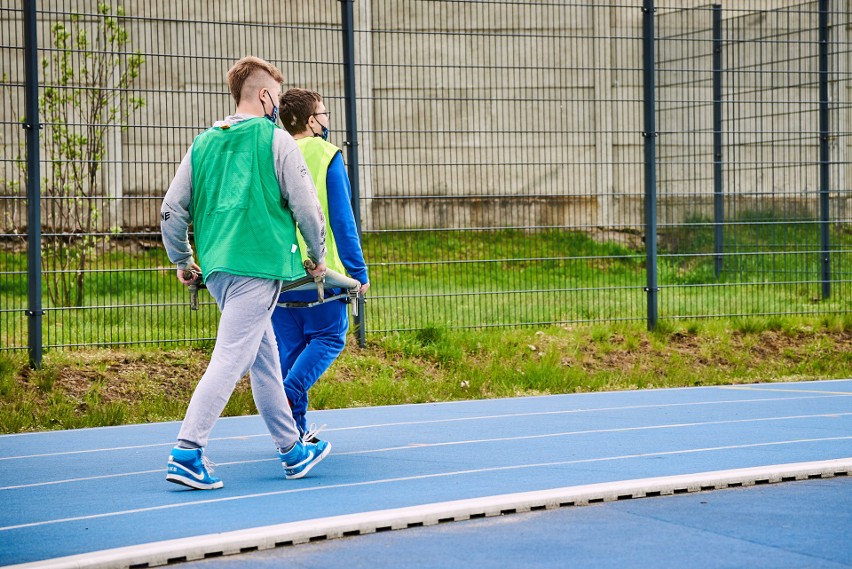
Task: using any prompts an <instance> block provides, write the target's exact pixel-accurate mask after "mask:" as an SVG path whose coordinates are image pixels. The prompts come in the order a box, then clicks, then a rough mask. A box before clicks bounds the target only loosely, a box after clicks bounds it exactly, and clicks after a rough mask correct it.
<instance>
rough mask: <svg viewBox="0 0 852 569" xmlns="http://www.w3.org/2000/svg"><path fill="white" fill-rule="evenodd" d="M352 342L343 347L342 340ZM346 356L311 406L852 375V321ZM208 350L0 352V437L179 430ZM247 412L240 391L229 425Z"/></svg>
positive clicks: (480, 339)
mask: <svg viewBox="0 0 852 569" xmlns="http://www.w3.org/2000/svg"><path fill="white" fill-rule="evenodd" d="M350 339H351V338H350ZM368 340H369V341H368V344H367V347H366V348H364V349H359V348H357V347H355V346H349V347H348V348H347V349H346V350H345V351H344V352H343V354H342V355H341V357H340V358H339V359H338V360H337V361H336V362H335V363H334V364H333V365H332V367H331V369H330V370H329V371H328V372H327V373H326V374H325V375H324V376H323V378H321V380H320V381H319V382H318V383H317V384H316V385H315V386H314V388H313V389H312V390H311V408H313V409H332V408H343V407H361V406H372V405H393V404H407V403H427V402H437V401H452V400H465V399H482V398H497V397H514V396H529V395H544V394H557V393H577V392H590V391H601V390H623V389H643V388H653V387H684V386H696V385H727V384H734V383H746V382H749V383H750V382H768V381H790V380H817V379H829V378H844V377H850V376H852V316H849V315H845V316H820V317H814V318H794V319H788V318H781V317H777V318H772V319H758V318H745V319H739V320H735V321H723V320H703V321H700V322H685V323H672V322H667V323H665V324H664V325H661V326H660V327H658V329H657V330H655V331H654V332H649V331H647V330H646V329H645V327H644V325H640V324H625V323H619V324H610V323H598V324H593V325H567V326H549V327H540V328H519V329H512V330H508V331H507V330H451V329H447V328H441V327H427V328H423V329H419V330H416V331H411V332H403V333H393V334H387V335H377V336H370V337H368ZM208 361H209V350H208V349H200V348H186V347H180V348H177V347H175V348H167V349H158V350H145V349H140V348H133V349H100V350H79V351H72V350H66V351H62V350H52V351H48V352H47V353H46V354H45V359H44V365H43V367H42V369H40V370H31V369H29V368H28V366H27V362H26V358H25V356H24V354H21V353H15V352H0V432H2V433H14V432H23V431H37V430H47V429H74V428H81V427H96V426H104V425H119V424H126V423H144V422H154V421H171V420H180V419H182V418H183V414H184V412H185V410H186V406H187V404H188V401H189V398H190V396H191V394H192V390H193V389H194V386H195V384H196V382H197V381H198V379H199V378H200V377H201V374H202V373H203V372H204V369H205V367H206V365H207V362H208ZM253 413H256V409H255V406H254V403H253V401H252V397H251V393H250V390H249V385H248V381H247V380H246V379H243V380H242V381H241V382H240V383H239V384H238V386H237V389H236V391H235V393H234V395H233V396H232V398H231V400H230V402H229V403H228V406H227V407H226V409H225V412H224V414H225V415H245V414H253Z"/></svg>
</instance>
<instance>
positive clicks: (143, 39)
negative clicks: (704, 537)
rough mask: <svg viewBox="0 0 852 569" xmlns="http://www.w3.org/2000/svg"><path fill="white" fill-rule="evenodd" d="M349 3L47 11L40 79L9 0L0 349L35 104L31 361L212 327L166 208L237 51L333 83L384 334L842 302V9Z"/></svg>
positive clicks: (22, 238) (834, 307)
mask: <svg viewBox="0 0 852 569" xmlns="http://www.w3.org/2000/svg"><path fill="white" fill-rule="evenodd" d="M342 4H346V2H337V1H333V0H327V1H322V2H316V1H308V0H298V1H293V2H289V3H287V6H286V9H283V8H279V7H275V8H274V9H273V10H271V13H270V11H263V12H258V11H256V10H253V9H249V8H247V7H245V6H244V5H242V4H238V3H233V2H213V1H212V0H211V1H208V2H193V3H189V4H187V3H177V4H174V3H165V2H148V3H143V2H137V1H127V2H123V3H120V2H116V1H111V2H102V3H99V4H98V5H93V3H91V2H83V1H81V0H44V1H40V2H36V3H33V4H32V5H34V6H35V22H36V26H35V29H36V30H37V37H38V45H37V52H36V56H37V58H38V62H39V66H38V73H39V81H38V84H37V85H35V86H33V85H31V84H28V82H27V78H26V71H25V65H24V61H25V59H26V55H27V52H26V49H25V48H26V47H27V46H26V42H25V41H24V25H25V20H26V18H25V16H26V14H25V11H24V8H22V7H21V5H20V4H19V3H17V2H12V1H11V0H2V1H0V30H2V37H3V39H2V40H0V44H2V45H0V79H2V80H1V81H0V91H2V110H0V125H2V126H0V136H1V137H2V138H0V165H2V166H0V188H2V189H1V190H0V202H2V211H3V221H2V224H3V225H2V228H0V245H1V246H2V249H0V349H26V348H27V347H28V338H27V330H28V326H31V325H32V322H33V319H34V318H35V316H38V315H34V314H33V313H32V311H33V301H32V298H31V297H30V298H28V292H29V293H30V295H32V287H31V285H32V283H33V278H31V277H30V275H32V274H34V272H33V271H34V267H32V263H30V266H29V268H28V263H27V248H28V245H29V244H30V243H29V238H28V232H29V231H31V229H32V228H31V227H30V226H29V225H28V215H27V213H28V212H27V206H28V205H31V204H32V203H33V200H32V199H28V193H27V191H28V178H27V168H28V165H27V161H26V158H27V155H26V141H27V136H29V134H28V131H27V129H26V128H25V125H26V124H28V122H31V121H32V118H31V117H26V116H25V115H26V113H25V111H24V109H25V106H26V104H25V103H26V99H27V97H28V94H29V96H32V93H33V92H34V93H35V96H37V97H38V108H39V122H40V124H41V126H42V128H40V129H37V130H38V131H39V135H40V143H41V144H40V152H39V156H38V160H37V163H38V164H39V166H40V172H39V175H38V181H39V186H40V187H39V192H40V194H39V196H40V197H39V199H38V202H39V204H40V210H39V211H40V215H41V223H40V230H41V235H40V236H39V243H40V251H39V252H40V259H41V262H40V263H39V271H40V275H38V276H36V277H35V278H37V279H38V282H39V283H40V285H41V294H40V298H41V306H43V310H44V315H43V333H42V334H40V336H41V340H42V342H43V345H44V346H45V347H48V348H57V347H63V346H81V345H117V344H146V343H148V344H162V343H166V342H188V341H202V342H204V341H209V340H210V339H212V338H213V337H214V336H215V327H216V320H217V314H216V313H217V309H216V307H215V305H214V304H213V303H212V302H210V301H209V297H208V301H207V302H202V303H201V307H200V310H198V311H197V312H195V311H190V310H189V309H188V306H187V301H188V297H187V294H186V291H185V290H184V289H183V287H180V286H179V285H178V284H177V283H176V282H175V279H174V273H173V268H172V267H171V265H170V264H169V262H168V260H167V259H166V257H165V253H164V251H163V249H162V246H161V245H160V239H159V226H158V215H159V205H160V202H161V200H162V196H163V195H164V194H165V191H166V189H167V187H168V185H169V182H170V180H171V177H172V176H173V174H174V172H175V170H176V168H177V164H178V163H179V161H180V160H181V158H182V157H183V154H184V153H185V152H186V150H187V148H188V147H189V145H190V144H191V142H192V140H193V138H194V136H196V135H197V134H198V133H200V132H201V131H203V129H205V128H207V127H208V126H209V125H211V124H212V123H213V121H215V120H217V119H220V118H222V117H224V116H226V115H227V114H229V113H230V112H232V107H233V104H232V101H231V99H230V95H229V93H228V89H227V85H226V84H225V81H224V76H225V73H226V72H227V69H228V68H229V67H230V66H231V65H232V64H233V62H234V61H236V60H237V59H239V58H240V57H242V56H243V55H247V54H252V55H259V56H261V57H264V58H265V59H267V60H269V61H271V62H273V63H274V64H276V65H277V66H278V67H279V68H280V69H281V70H282V71H283V73H284V76H285V87H291V86H300V87H306V88H310V89H314V90H317V91H319V92H320V93H322V94H323V96H324V98H325V101H326V105H327V106H328V108H329V109H330V110H331V111H332V124H331V138H330V140H331V141H332V142H334V143H335V144H337V145H338V146H341V147H342V148H344V153H345V156H346V157H347V158H348V159H349V161H350V164H353V163H355V164H357V171H355V172H351V173H352V175H353V177H355V180H354V181H356V182H357V184H355V186H356V187H357V189H358V195H356V196H355V197H354V199H355V205H356V206H357V210H358V211H359V213H360V220H359V221H360V225H361V230H362V236H363V240H364V249H365V256H366V258H367V262H368V264H369V268H370V274H371V281H372V287H371V289H370V298H369V302H368V304H367V306H366V311H365V315H364V322H363V326H364V328H365V329H366V332H368V333H384V332H390V331H397V330H407V329H419V328H424V327H430V326H437V327H476V328H480V327H497V326H499V327H505V326H517V325H538V324H557V323H569V322H592V321H619V320H633V321H645V320H647V321H649V322H652V321H653V322H655V321H656V318H657V316H659V318H661V319H675V318H698V317H738V316H751V315H776V314H815V313H817V314H823V313H825V314H828V313H838V312H847V313H848V312H850V311H852V302H850V290H849V282H850V279H849V276H850V268H849V264H850V252H852V251H850V249H852V224H850V216H849V208H850V205H852V195H851V194H850V185H849V180H850V162H849V159H848V156H849V151H850V137H849V131H850V124H852V117H850V93H852V82H850V48H849V46H850V44H849V39H848V36H849V33H850V27H852V23H850V21H849V14H850V10H849V8H850V6H849V0H820V1H817V2H805V3H801V2H790V1H786V0H747V1H738V2H728V3H721V4H717V5H711V4H701V3H699V2H692V1H689V0H679V1H676V0H669V1H668V2H666V5H660V4H657V5H655V4H654V2H652V1H650V0H645V1H644V3H640V2H639V1H638V0H637V1H633V2H621V3H619V2H610V3H606V4H600V3H590V2H574V1H551V2H539V1H536V2H532V1H529V2H527V1H497V0H495V1H487V2H486V1H481V0H452V1H450V0H429V1H411V2H406V3H399V2H394V1H392V0H359V1H358V2H354V3H352V4H351V9H352V10H353V13H354V24H353V25H351V26H349V25H348V24H347V23H346V22H345V21H343V20H344V18H343V17H342V16H341V5H342ZM29 5H30V4H29V3H26V4H25V7H26V6H29ZM344 13H345V12H344ZM649 24H650V25H651V27H650V28H649V27H648V25H649ZM648 29H651V30H653V36H652V37H647V34H648ZM346 38H349V40H351V41H352V42H353V45H354V53H353V54H352V59H351V60H349V61H346V60H344V56H343V45H344V41H345V40H346ZM30 47H32V46H30ZM649 53H650V54H652V55H653V57H652V58H650V59H649V57H648V55H649ZM347 64H349V65H353V66H354V71H355V72H354V82H353V83H352V84H351V85H346V84H345V81H344V72H345V68H346V65H347ZM649 77H650V78H651V83H650V84H649V83H648V78H649ZM649 86H650V87H651V88H650V90H648V89H646V87H649ZM28 88H30V89H33V90H34V91H30V92H28ZM649 94H650V95H649ZM349 104H351V106H349ZM348 109H355V111H356V112H355V113H354V114H356V115H357V126H358V129H357V145H356V144H354V143H353V144H350V142H352V140H351V139H352V138H353V136H352V135H353V133H352V132H349V131H347V128H346V124H347V123H348V119H354V118H355V117H354V116H349V117H347V116H346V114H347V113H346V111H347V110H348ZM341 117H342V118H341ZM28 119H29V120H28ZM649 119H653V120H649ZM649 124H655V125H656V126H655V129H653V131H649V129H648V125H649ZM649 149H650V151H651V153H650V154H649ZM355 152H357V154H354V153H355ZM649 156H650V157H651V158H650V159H649ZM354 157H357V161H353V160H352V159H353V158H354ZM649 173H650V174H651V175H652V177H651V178H649V177H648V175H649ZM648 179H652V180H655V182H654V183H653V184H652V185H653V187H649V184H648V183H647V180H648ZM649 236H651V237H655V238H652V239H650V242H649V239H648V237H649ZM649 275H652V276H653V277H654V278H653V279H650V280H649ZM657 297H658V298H659V315H657V314H654V315H653V318H651V314H650V312H651V311H655V310H656V308H655V307H654V308H652V305H651V304H650V303H649V299H650V298H653V299H654V300H656V298H657ZM28 311H30V313H28ZM36 312H38V310H36ZM31 341H32V339H30V342H31Z"/></svg>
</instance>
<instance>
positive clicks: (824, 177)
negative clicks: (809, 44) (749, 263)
mask: <svg viewBox="0 0 852 569" xmlns="http://www.w3.org/2000/svg"><path fill="white" fill-rule="evenodd" d="M828 48H829V45H828V0H819V214H820V241H821V245H822V248H821V255H820V256H821V260H822V271H821V272H822V275H821V280H822V298H823V299H827V298H829V297H830V296H831V264H830V263H831V257H830V255H831V243H830V240H829V225H828V219H829V201H828V193H829V165H830V163H829V158H830V156H829V140H828V137H829V129H830V126H829V116H828V112H829V109H828Z"/></svg>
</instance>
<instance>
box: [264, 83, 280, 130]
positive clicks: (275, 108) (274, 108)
mask: <svg viewBox="0 0 852 569" xmlns="http://www.w3.org/2000/svg"><path fill="white" fill-rule="evenodd" d="M266 96H267V97H269V102H270V103H272V114H271V115H268V114H266V107H265V106H264V107H263V117H264V118H267V119H269V120H270V121H272V123H273V124H275V123H276V122H278V105H276V104H275V101H273V100H272V95H270V94H269V91H267V92H266Z"/></svg>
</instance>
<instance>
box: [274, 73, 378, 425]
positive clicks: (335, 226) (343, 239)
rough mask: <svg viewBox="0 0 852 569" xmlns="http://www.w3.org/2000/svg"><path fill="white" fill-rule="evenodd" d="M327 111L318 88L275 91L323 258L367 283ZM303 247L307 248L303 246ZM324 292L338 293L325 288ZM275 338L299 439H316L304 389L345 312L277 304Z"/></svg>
mask: <svg viewBox="0 0 852 569" xmlns="http://www.w3.org/2000/svg"><path fill="white" fill-rule="evenodd" d="M330 119H331V113H330V112H329V111H328V110H327V109H326V107H325V103H323V100H322V97H321V96H320V95H319V93H316V92H314V91H308V90H305V89H290V90H288V91H287V92H286V93H284V95H282V96H281V121H282V123H283V124H284V128H286V129H287V131H288V132H289V133H290V134H291V135H293V138H294V139H296V144H297V145H298V147H299V150H301V152H302V155H303V156H304V158H305V162H306V163H307V165H308V170H309V171H310V173H311V177H312V178H313V181H314V185H315V186H316V190H317V195H318V197H319V201H320V204H321V205H322V208H323V214H324V215H325V220H326V248H327V255H326V262H327V264H328V267H329V268H330V269H332V270H335V271H337V272H338V273H346V274H348V275H349V276H350V277H352V278H353V279H355V280H357V281H358V282H360V283H363V284H362V285H361V289H360V292H361V293H362V294H363V293H364V292H366V291H367V289H368V288H369V287H370V283H369V279H368V276H367V265H366V263H365V262H364V255H363V253H362V251H361V239H360V236H359V234H358V227H357V225H356V224H355V216H354V214H353V212H352V202H351V200H352V195H351V190H350V186H349V177H348V176H347V174H346V166H345V164H344V163H343V154H342V152H341V151H340V148H338V147H337V146H335V145H333V144H331V143H329V142H328V141H327V139H328V127H329V122H330ZM303 250H304V251H307V249H305V248H304V247H303ZM325 292H326V296H332V295H335V294H338V293H339V292H340V291H339V290H336V289H331V288H330V289H326V291H325ZM310 300H314V301H315V300H316V292H315V291H301V292H299V291H293V292H284V293H282V294H281V296H280V298H279V302H280V303H282V304H285V305H286V304H288V303H299V302H301V303H304V302H307V301H310ZM272 326H273V329H274V330H275V337H276V339H277V341H278V353H279V356H280V359H281V371H282V373H283V378H284V379H283V381H284V391H286V393H287V400H288V401H289V403H290V407H291V409H292V412H293V418H294V419H295V420H296V425H297V427H298V429H299V432H300V433H301V435H302V439H303V440H305V441H314V442H317V441H318V440H319V439H317V438H316V437H315V434H316V431H315V430H314V429H313V428H311V429H309V428H308V427H307V420H306V417H305V415H306V413H307V410H308V390H309V389H310V388H311V386H312V385H313V384H314V383H316V381H317V379H319V377H320V376H321V375H322V374H323V373H324V372H325V370H327V369H328V367H329V366H330V365H331V363H332V362H333V361H334V360H335V358H337V356H338V355H339V354H340V352H341V351H343V347H344V346H345V345H346V331H347V329H348V328H349V314H348V311H347V308H346V304H345V303H344V302H343V301H340V300H335V301H330V302H325V303H322V304H319V305H317V306H312V307H310V308H293V307H287V306H283V307H282V306H279V307H277V308H276V309H275V312H274V313H273V315H272Z"/></svg>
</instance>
